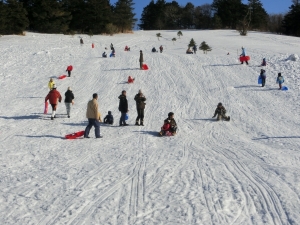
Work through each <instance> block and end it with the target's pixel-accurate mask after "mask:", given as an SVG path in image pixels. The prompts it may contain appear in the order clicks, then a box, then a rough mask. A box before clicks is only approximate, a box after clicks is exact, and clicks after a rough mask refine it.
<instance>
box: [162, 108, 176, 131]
mask: <svg viewBox="0 0 300 225" xmlns="http://www.w3.org/2000/svg"><path fill="white" fill-rule="evenodd" d="M176 131H177V124H176V121H175V119H174V113H173V112H169V113H168V118H167V119H165V120H164V125H163V126H162V127H161V131H160V132H159V135H160V136H174V135H176Z"/></svg>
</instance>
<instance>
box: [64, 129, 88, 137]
mask: <svg viewBox="0 0 300 225" xmlns="http://www.w3.org/2000/svg"><path fill="white" fill-rule="evenodd" d="M83 135H84V130H82V131H78V132H75V133H73V134H67V135H66V136H65V138H66V139H76V138H79V137H81V136H83Z"/></svg>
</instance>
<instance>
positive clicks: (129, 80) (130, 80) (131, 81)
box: [128, 76, 135, 84]
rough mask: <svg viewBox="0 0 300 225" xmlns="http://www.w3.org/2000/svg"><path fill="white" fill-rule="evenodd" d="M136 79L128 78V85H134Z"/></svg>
mask: <svg viewBox="0 0 300 225" xmlns="http://www.w3.org/2000/svg"><path fill="white" fill-rule="evenodd" d="M134 80H135V79H134V78H132V77H131V76H129V77H128V84H130V83H133V82H134Z"/></svg>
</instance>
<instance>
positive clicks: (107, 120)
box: [103, 111, 114, 125]
mask: <svg viewBox="0 0 300 225" xmlns="http://www.w3.org/2000/svg"><path fill="white" fill-rule="evenodd" d="M103 121H104V123H107V124H110V125H113V124H114V117H113V115H112V114H111V111H108V115H106V117H105V118H104V120H103Z"/></svg>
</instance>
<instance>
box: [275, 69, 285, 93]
mask: <svg viewBox="0 0 300 225" xmlns="http://www.w3.org/2000/svg"><path fill="white" fill-rule="evenodd" d="M276 83H277V84H279V90H281V88H282V84H283V83H284V78H283V76H281V73H278V77H277V79H276Z"/></svg>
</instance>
